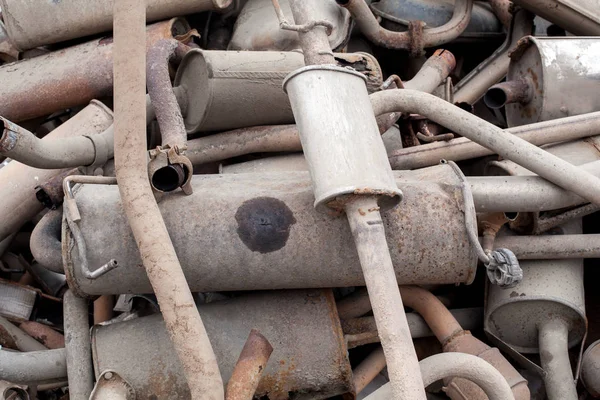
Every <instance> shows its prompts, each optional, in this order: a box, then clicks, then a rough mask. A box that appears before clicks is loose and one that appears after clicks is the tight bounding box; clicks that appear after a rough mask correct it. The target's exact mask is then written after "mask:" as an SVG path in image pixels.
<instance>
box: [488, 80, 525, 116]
mask: <svg viewBox="0 0 600 400" xmlns="http://www.w3.org/2000/svg"><path fill="white" fill-rule="evenodd" d="M532 97H533V91H532V88H531V85H530V84H529V83H527V81H526V80H516V81H506V82H502V83H497V84H495V85H494V86H492V87H491V88H489V89H488V91H487V92H486V93H485V96H483V101H484V102H485V104H486V105H487V106H488V107H489V108H492V109H499V108H502V107H504V106H505V105H507V104H513V103H522V104H526V103H529V102H530V101H531V98H532Z"/></svg>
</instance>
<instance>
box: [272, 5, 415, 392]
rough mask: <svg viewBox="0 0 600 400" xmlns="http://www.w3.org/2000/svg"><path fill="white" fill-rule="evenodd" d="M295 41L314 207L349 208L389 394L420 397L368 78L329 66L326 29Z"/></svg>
mask: <svg viewBox="0 0 600 400" xmlns="http://www.w3.org/2000/svg"><path fill="white" fill-rule="evenodd" d="M290 6H291V9H292V14H293V17H294V21H296V23H297V24H309V23H311V22H312V23H315V22H316V21H313V20H312V16H311V14H312V13H311V10H310V9H308V7H306V5H305V4H304V5H303V2H302V1H301V0H292V1H290ZM304 26H308V25H304ZM309 38H310V40H308V39H309ZM300 44H301V45H302V50H303V52H304V60H305V62H306V63H307V66H306V67H304V68H300V69H298V70H296V71H294V72H292V73H291V74H290V75H288V76H287V77H286V79H285V81H284V83H283V88H284V91H285V92H286V93H287V94H288V96H289V98H290V104H291V106H292V110H293V112H294V118H295V120H296V124H297V126H298V131H299V133H300V141H301V142H302V148H303V150H304V155H305V157H306V160H307V162H308V166H309V171H310V176H311V180H312V183H313V192H314V197H315V207H316V209H317V210H318V211H320V212H323V213H332V212H333V213H336V212H337V213H341V212H344V211H345V212H346V217H347V219H348V223H349V225H350V230H351V232H352V237H353V238H354V243H355V246H356V251H357V253H358V258H359V261H360V264H361V268H362V271H363V275H364V279H365V283H366V286H367V290H368V291H369V293H370V295H371V296H370V298H371V301H372V304H373V315H374V316H375V320H376V322H377V326H378V329H379V336H380V337H381V345H382V347H383V351H384V353H385V356H386V360H387V363H388V371H389V376H390V381H391V382H392V387H393V393H394V396H393V398H394V399H415V400H419V399H425V390H424V389H423V384H422V379H421V376H420V371H419V369H418V360H417V355H416V353H415V349H414V346H413V343H412V339H411V336H410V330H409V328H408V322H407V320H406V315H405V313H404V311H403V306H402V299H401V297H400V292H399V291H398V284H397V281H396V275H395V273H394V266H393V264H392V259H391V256H390V251H389V248H388V245H387V242H386V236H385V230H384V226H383V220H382V219H381V214H380V210H386V209H389V208H393V207H394V206H395V205H397V204H398V203H399V202H400V200H401V197H402V192H401V191H400V190H399V189H398V187H397V186H396V183H395V181H394V176H393V174H392V169H391V167H390V165H389V162H388V160H387V155H386V151H385V147H384V145H383V141H382V140H381V136H380V134H379V129H378V127H377V121H376V120H375V115H373V112H372V110H371V108H370V102H369V96H368V92H367V86H366V79H365V78H364V76H363V75H361V74H359V73H357V72H354V71H350V70H348V69H345V68H340V67H338V66H335V65H332V64H333V62H334V58H333V55H332V54H331V49H330V48H329V42H328V40H327V34H326V32H325V29H324V27H322V26H315V27H313V28H312V29H310V30H309V33H302V34H300ZM330 54H331V55H330ZM310 63H320V64H317V65H310ZM323 132H326V134H323Z"/></svg>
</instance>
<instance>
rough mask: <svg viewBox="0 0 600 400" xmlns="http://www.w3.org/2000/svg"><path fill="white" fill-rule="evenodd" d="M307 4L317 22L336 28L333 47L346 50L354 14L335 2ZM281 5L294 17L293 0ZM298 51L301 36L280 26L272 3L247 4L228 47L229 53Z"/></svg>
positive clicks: (253, 0) (253, 1) (254, 1)
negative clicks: (291, 2)
mask: <svg viewBox="0 0 600 400" xmlns="http://www.w3.org/2000/svg"><path fill="white" fill-rule="evenodd" d="M307 2H308V7H309V8H311V9H312V10H313V13H314V14H313V16H314V20H323V21H329V22H330V23H331V24H332V25H333V29H332V33H331V35H329V44H330V46H331V48H332V49H334V50H337V49H341V48H342V47H344V45H345V44H346V43H347V41H348V39H349V37H350V28H351V20H350V13H348V12H347V11H346V10H344V9H341V8H340V7H338V6H337V4H336V2H335V1H334V0H325V1H318V0H317V1H315V0H307ZM279 4H280V6H281V10H282V11H283V13H284V14H285V15H286V16H288V17H289V18H291V17H292V10H291V8H290V2H289V0H280V2H279ZM296 22H297V21H296ZM298 48H300V46H299V43H298V33H297V32H293V31H289V30H283V29H281V28H280V27H279V21H278V20H277V16H276V14H275V12H274V11H273V5H272V3H271V0H249V1H247V2H246V4H245V5H244V7H243V8H242V10H241V12H240V14H239V16H238V18H237V20H236V23H235V27H234V28H233V36H232V37H231V41H230V42H229V46H228V50H246V51H247V50H252V51H266V50H270V51H291V50H296V49H298Z"/></svg>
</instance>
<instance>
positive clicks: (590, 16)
mask: <svg viewBox="0 0 600 400" xmlns="http://www.w3.org/2000/svg"><path fill="white" fill-rule="evenodd" d="M513 2H514V3H515V4H516V5H518V6H521V7H523V8H525V9H527V10H529V11H531V12H533V13H535V14H536V15H539V16H540V17H542V18H544V19H545V20H548V21H550V22H552V23H553V24H556V25H558V26H560V27H561V28H564V29H566V30H567V31H568V32H570V33H573V34H575V35H577V36H599V35H600V14H599V12H598V8H597V4H596V3H595V2H593V1H591V2H590V1H577V2H574V1H569V0H514V1H513Z"/></svg>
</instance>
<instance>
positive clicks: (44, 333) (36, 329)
mask: <svg viewBox="0 0 600 400" xmlns="http://www.w3.org/2000/svg"><path fill="white" fill-rule="evenodd" d="M19 328H21V329H22V330H23V332H25V333H27V334H28V335H29V336H31V337H32V338H34V339H36V340H38V341H40V342H41V343H42V344H43V345H44V346H46V347H47V348H49V349H62V348H64V347H65V337H64V335H62V334H60V333H58V332H56V331H55V330H54V329H52V328H50V327H49V326H47V325H44V324H40V323H39V322H35V321H24V322H21V324H20V325H19Z"/></svg>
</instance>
